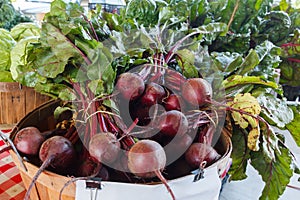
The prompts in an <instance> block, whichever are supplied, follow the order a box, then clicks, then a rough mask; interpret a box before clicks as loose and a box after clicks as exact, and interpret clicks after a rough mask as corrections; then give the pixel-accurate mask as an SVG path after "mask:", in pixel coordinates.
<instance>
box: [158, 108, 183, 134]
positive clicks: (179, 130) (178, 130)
mask: <svg viewBox="0 0 300 200" xmlns="http://www.w3.org/2000/svg"><path fill="white" fill-rule="evenodd" d="M159 129H160V132H161V133H162V134H163V135H165V136H169V137H174V136H175V135H176V134H177V135H179V136H181V135H183V134H185V133H186V132H187V130H188V120H187V118H186V116H185V115H184V114H183V113H182V112H180V111H178V110H171V111H167V112H165V113H163V114H162V115H161V117H160V118H159Z"/></svg>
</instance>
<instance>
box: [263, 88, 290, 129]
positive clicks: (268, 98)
mask: <svg viewBox="0 0 300 200" xmlns="http://www.w3.org/2000/svg"><path fill="white" fill-rule="evenodd" d="M257 100H258V101H259V104H260V105H261V107H262V115H263V116H264V119H265V120H267V121H268V122H269V123H270V124H272V125H275V126H278V127H280V128H283V127H285V125H286V124H288V123H290V122H291V121H292V120H293V118H294V114H293V111H292V109H290V108H289V107H288V105H287V103H286V102H285V101H284V100H282V99H278V98H275V97H274V95H270V94H264V95H261V96H259V97H257Z"/></svg>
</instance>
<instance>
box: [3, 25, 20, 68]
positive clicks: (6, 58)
mask: <svg viewBox="0 0 300 200" xmlns="http://www.w3.org/2000/svg"><path fill="white" fill-rule="evenodd" d="M15 44H16V41H15V40H14V39H13V37H12V36H11V34H10V32H9V31H7V30H5V29H2V28H0V70H1V71H9V70H10V69H9V68H10V64H11V61H10V51H11V49H12V48H13V47H14V46H15Z"/></svg>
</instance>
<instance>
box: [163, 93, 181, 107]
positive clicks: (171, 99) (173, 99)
mask: <svg viewBox="0 0 300 200" xmlns="http://www.w3.org/2000/svg"><path fill="white" fill-rule="evenodd" d="M163 105H164V107H165V109H166V110H167V111H169V110H178V111H180V110H181V107H182V101H181V98H180V97H179V96H178V95H175V94H170V95H169V96H168V97H166V98H164V99H163Z"/></svg>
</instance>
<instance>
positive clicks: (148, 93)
mask: <svg viewBox="0 0 300 200" xmlns="http://www.w3.org/2000/svg"><path fill="white" fill-rule="evenodd" d="M165 95H166V93H165V89H164V88H163V87H162V86H160V85H159V84H157V83H154V82H151V83H149V84H146V87H145V92H144V93H143V95H142V96H141V99H140V102H141V104H143V105H146V106H151V105H154V104H157V103H161V101H162V98H163V97H164V96H165Z"/></svg>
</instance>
